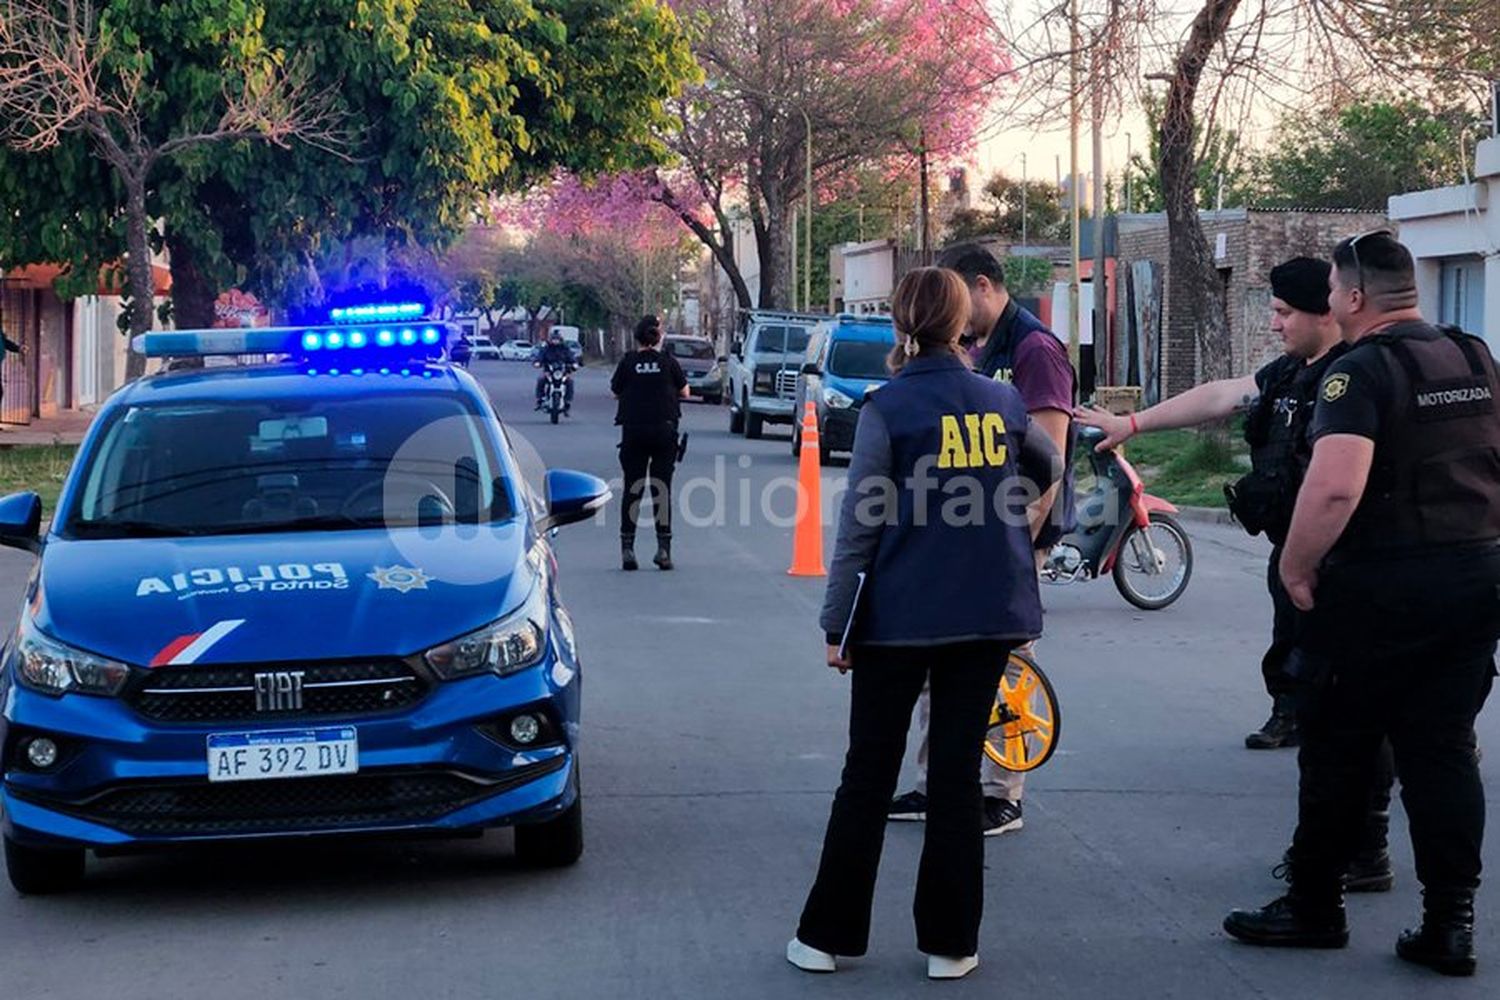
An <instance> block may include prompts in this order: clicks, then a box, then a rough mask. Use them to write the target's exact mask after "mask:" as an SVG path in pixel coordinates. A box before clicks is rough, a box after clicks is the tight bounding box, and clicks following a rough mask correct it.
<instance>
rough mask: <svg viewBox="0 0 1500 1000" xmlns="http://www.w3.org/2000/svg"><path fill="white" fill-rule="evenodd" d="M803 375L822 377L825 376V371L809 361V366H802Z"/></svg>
mask: <svg viewBox="0 0 1500 1000" xmlns="http://www.w3.org/2000/svg"><path fill="white" fill-rule="evenodd" d="M802 374H804V375H821V374H823V370H822V369H821V368H819V367H818V366H817V365H815V364H813V363H812V362H810V361H809V362H808V363H807V364H805V365H803V366H802Z"/></svg>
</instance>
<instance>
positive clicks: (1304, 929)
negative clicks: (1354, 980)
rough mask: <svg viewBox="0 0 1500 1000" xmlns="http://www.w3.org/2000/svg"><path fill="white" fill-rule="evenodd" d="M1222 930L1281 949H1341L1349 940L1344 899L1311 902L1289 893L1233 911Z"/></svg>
mask: <svg viewBox="0 0 1500 1000" xmlns="http://www.w3.org/2000/svg"><path fill="white" fill-rule="evenodd" d="M1224 930H1226V931H1228V932H1229V934H1230V935H1232V936H1233V937H1236V938H1239V939H1240V940H1241V941H1244V942H1247V943H1249V944H1258V945H1267V946H1274V947H1282V948H1342V947H1344V946H1345V945H1347V944H1348V943H1349V925H1348V923H1347V921H1346V920H1345V919H1344V901H1343V900H1342V899H1338V898H1337V897H1335V898H1333V899H1330V900H1323V901H1312V900H1308V899H1305V898H1302V897H1298V896H1297V895H1295V894H1293V893H1288V894H1287V895H1285V896H1282V897H1281V898H1280V899H1276V900H1272V901H1271V902H1270V903H1267V904H1266V905H1265V906H1263V907H1261V908H1260V909H1258V910H1235V911H1234V912H1232V913H1231V914H1229V916H1227V917H1225V918H1224Z"/></svg>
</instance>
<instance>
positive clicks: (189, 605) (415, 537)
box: [30, 521, 546, 665]
mask: <svg viewBox="0 0 1500 1000" xmlns="http://www.w3.org/2000/svg"><path fill="white" fill-rule="evenodd" d="M529 534H530V533H529V531H528V530H527V528H526V527H525V525H524V524H523V523H522V522H520V521H512V522H510V523H507V524H501V525H479V526H470V525H464V526H458V527H455V526H451V525H450V526H446V527H444V528H441V529H436V528H430V529H423V528H398V529H392V530H390V531H384V530H361V531H340V532H320V533H317V534H311V533H304V534H278V535H241V536H224V537H208V538H189V539H180V538H172V539H156V538H130V539H118V540H115V539H110V540H85V541H72V540H59V539H53V540H51V541H50V542H49V543H48V545H47V547H46V549H45V550H44V552H43V555H42V564H41V567H40V573H39V574H38V583H37V589H36V591H35V594H34V596H33V599H32V603H31V608H30V613H31V614H32V617H33V621H34V622H35V624H36V625H37V627H38V628H40V629H41V630H42V631H43V632H45V633H47V634H48V635H50V636H52V637H54V638H56V639H60V640H62V641H63V642H66V643H68V644H69V645H72V646H76V647H78V648H80V649H84V650H88V651H90V652H93V653H96V654H100V655H103V656H107V657H110V658H113V659H117V660H122V661H124V662H126V663H133V664H143V665H152V664H155V665H161V664H164V663H184V662H194V663H245V662H259V661H267V662H272V661H287V660H298V659H335V658H341V657H364V656H405V655H408V654H410V653H414V652H418V651H420V650H422V649H426V648H427V647H429V646H433V645H436V644H438V643H441V642H445V641H447V640H449V639H452V638H454V637H455V636H458V635H462V634H464V633H466V632H470V631H472V630H474V629H476V628H479V627H481V626H483V625H485V624H487V623H489V622H491V621H493V620H495V619H496V618H498V617H500V616H501V615H503V614H504V613H505V612H506V611H508V610H510V609H511V608H514V607H516V606H518V605H519V604H520V603H521V602H522V601H523V600H524V599H525V597H526V595H527V594H528V593H530V590H531V587H532V586H533V585H534V584H535V582H536V579H537V577H538V576H539V574H540V571H541V569H542V567H543V566H544V565H545V562H544V560H545V559H546V556H545V555H544V551H545V550H544V549H543V547H542V546H540V545H533V546H531V547H530V549H529V550H528V545H527V538H528V536H529Z"/></svg>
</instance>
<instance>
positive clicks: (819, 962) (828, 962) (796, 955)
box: [786, 938, 838, 972]
mask: <svg viewBox="0 0 1500 1000" xmlns="http://www.w3.org/2000/svg"><path fill="white" fill-rule="evenodd" d="M786 960H787V961H788V962H791V963H792V964H793V965H795V966H796V967H797V968H799V969H801V970H802V971H803V972H833V971H835V970H836V969H838V966H837V965H836V964H834V961H833V956H832V955H830V954H828V952H826V951H819V950H818V949H816V948H814V947H813V946H812V945H810V944H803V943H802V942H801V941H798V940H797V939H796V938H792V939H791V940H790V941H788V942H787V943H786Z"/></svg>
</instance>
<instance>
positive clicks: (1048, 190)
mask: <svg viewBox="0 0 1500 1000" xmlns="http://www.w3.org/2000/svg"><path fill="white" fill-rule="evenodd" d="M1023 190H1024V192H1025V196H1024V198H1023V197H1022V192H1023ZM1088 214H1089V213H1088V209H1087V206H1084V209H1083V212H1082V215H1083V217H1084V218H1087V217H1088ZM1023 217H1024V226H1023ZM1023 229H1024V236H1025V237H1026V239H1027V241H1028V242H1035V243H1055V242H1060V241H1064V240H1066V239H1067V238H1068V208H1067V204H1066V202H1065V201H1064V195H1063V192H1062V191H1061V190H1059V189H1058V187H1057V185H1056V184H1049V183H1047V182H1046V181H1040V180H1027V181H1025V182H1022V181H1019V180H1016V179H1015V178H1012V177H1007V176H1006V175H1005V174H1002V173H997V174H995V175H994V176H992V177H990V179H989V180H987V181H985V183H984V187H983V189H982V190H981V191H980V195H979V205H978V207H976V208H971V209H967V210H965V211H962V212H958V213H956V214H955V215H954V217H953V220H952V222H950V223H949V226H948V231H947V233H946V234H945V235H946V239H947V241H948V242H950V243H956V242H958V241H960V240H971V239H978V238H981V237H985V236H999V237H1002V238H1004V239H1007V240H1013V241H1015V242H1017V243H1019V242H1020V241H1021V237H1022V236H1023Z"/></svg>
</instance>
